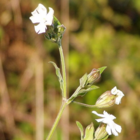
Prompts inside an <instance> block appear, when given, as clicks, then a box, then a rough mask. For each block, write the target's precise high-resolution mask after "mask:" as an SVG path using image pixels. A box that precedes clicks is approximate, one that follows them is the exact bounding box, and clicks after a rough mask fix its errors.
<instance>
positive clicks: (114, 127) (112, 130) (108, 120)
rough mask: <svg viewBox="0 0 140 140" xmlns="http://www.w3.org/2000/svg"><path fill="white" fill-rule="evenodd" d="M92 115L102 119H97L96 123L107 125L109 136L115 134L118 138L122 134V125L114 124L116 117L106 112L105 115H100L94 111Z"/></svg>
mask: <svg viewBox="0 0 140 140" xmlns="http://www.w3.org/2000/svg"><path fill="white" fill-rule="evenodd" d="M92 113H94V114H96V115H97V116H100V117H102V118H101V119H96V121H97V122H102V123H104V124H107V126H106V132H107V133H108V135H111V134H113V135H115V136H118V133H120V132H121V129H122V128H121V126H120V125H118V124H116V123H114V121H113V120H114V119H116V117H115V116H114V115H111V114H108V113H107V112H106V111H104V112H103V114H98V113H97V112H96V111H92Z"/></svg>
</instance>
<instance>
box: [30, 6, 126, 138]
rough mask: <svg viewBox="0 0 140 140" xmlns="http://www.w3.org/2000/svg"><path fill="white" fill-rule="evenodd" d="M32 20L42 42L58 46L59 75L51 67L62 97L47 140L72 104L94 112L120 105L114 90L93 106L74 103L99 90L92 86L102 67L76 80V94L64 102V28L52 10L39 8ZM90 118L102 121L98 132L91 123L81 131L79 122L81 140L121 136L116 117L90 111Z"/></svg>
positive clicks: (65, 83) (119, 99)
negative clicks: (78, 98) (95, 109)
mask: <svg viewBox="0 0 140 140" xmlns="http://www.w3.org/2000/svg"><path fill="white" fill-rule="evenodd" d="M31 14H32V16H31V17H30V18H29V19H30V20H31V22H32V23H33V24H37V25H35V26H34V28H35V32H36V33H37V34H44V36H45V38H46V39H48V40H50V41H52V42H54V43H56V44H57V45H58V49H59V53H60V59H61V66H62V73H61V71H60V68H58V66H57V65H56V64H55V63H54V62H50V63H51V64H53V66H54V67H55V70H56V75H57V77H58V80H59V83H60V88H61V93H62V94H61V95H62V105H61V108H60V111H59V113H58V115H57V117H56V120H55V122H54V124H53V126H52V128H51V130H50V132H49V134H48V137H47V138H46V140H50V139H51V137H52V134H53V133H54V130H55V129H56V126H57V124H58V122H59V120H60V118H61V116H62V113H63V111H64V109H65V107H66V106H68V105H69V104H71V103H76V104H79V105H82V106H85V107H91V108H94V107H97V108H107V107H111V106H113V105H115V104H117V105H119V104H120V103H121V99H122V97H123V96H124V94H123V92H122V91H120V90H118V89H117V87H114V88H113V89H111V90H110V91H106V92H104V93H103V94H102V95H101V96H100V97H99V98H98V99H97V101H96V103H95V104H94V105H88V104H84V103H80V102H76V101H74V100H75V99H76V98H77V97H78V96H82V97H83V96H84V95H85V94H87V93H88V92H89V91H91V90H95V89H97V88H99V87H98V86H96V85H94V84H95V82H96V81H97V80H98V79H99V78H100V77H101V74H102V73H103V71H104V70H105V69H106V66H105V67H101V68H98V69H95V68H93V69H92V70H91V72H90V73H89V74H87V73H86V74H84V75H83V76H82V77H81V78H80V80H79V86H78V87H77V89H76V90H75V92H74V93H73V94H72V95H71V97H69V98H67V90H66V89H67V81H66V68H65V59H64V54H63V48H62V45H61V41H62V38H63V34H64V32H65V29H66V28H65V26H64V25H63V24H61V23H60V22H59V20H58V19H57V18H56V17H55V16H54V10H53V9H52V8H51V7H49V11H48V12H47V9H46V8H45V7H44V6H43V5H42V4H39V5H38V7H37V8H36V9H35V10H34V11H33V12H31ZM92 113H93V114H95V115H97V116H99V117H102V118H101V119H96V121H97V122H99V123H100V124H99V126H98V128H97V129H96V130H95V128H94V125H93V123H91V124H90V125H88V126H87V127H86V129H85V131H84V129H83V126H82V124H81V123H80V122H78V121H77V122H76V124H77V126H78V128H79V130H80V133H81V140H106V139H107V138H108V136H109V135H111V134H113V135H115V136H118V134H119V133H120V132H121V130H122V128H121V126H120V125H118V124H116V123H115V122H114V121H113V120H114V119H116V117H115V116H113V115H111V114H108V113H107V112H106V111H104V112H103V114H98V113H97V112H96V111H92Z"/></svg>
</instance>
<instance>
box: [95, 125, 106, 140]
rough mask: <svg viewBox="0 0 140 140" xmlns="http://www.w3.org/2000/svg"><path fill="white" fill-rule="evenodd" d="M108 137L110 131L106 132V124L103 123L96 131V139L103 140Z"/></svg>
mask: <svg viewBox="0 0 140 140" xmlns="http://www.w3.org/2000/svg"><path fill="white" fill-rule="evenodd" d="M106 137H108V133H107V132H106V124H104V123H101V124H100V125H99V127H98V128H97V130H96V131H95V139H96V140H102V139H104V138H106Z"/></svg>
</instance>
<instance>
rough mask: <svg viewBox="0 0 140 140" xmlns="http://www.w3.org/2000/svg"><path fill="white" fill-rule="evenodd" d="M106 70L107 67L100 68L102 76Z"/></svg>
mask: <svg viewBox="0 0 140 140" xmlns="http://www.w3.org/2000/svg"><path fill="white" fill-rule="evenodd" d="M106 68H107V66H104V67H101V68H99V70H100V74H102V73H103V71H104V70H105V69H106Z"/></svg>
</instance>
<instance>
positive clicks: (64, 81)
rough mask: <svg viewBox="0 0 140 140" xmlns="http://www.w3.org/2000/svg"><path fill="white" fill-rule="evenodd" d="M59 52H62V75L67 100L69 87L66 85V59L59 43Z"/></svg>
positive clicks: (64, 94)
mask: <svg viewBox="0 0 140 140" xmlns="http://www.w3.org/2000/svg"><path fill="white" fill-rule="evenodd" d="M59 52H60V59H61V65H62V75H63V93H62V95H63V97H64V98H66V92H67V85H66V82H67V81H66V68H65V59H64V53H63V48H62V45H61V43H59Z"/></svg>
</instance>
